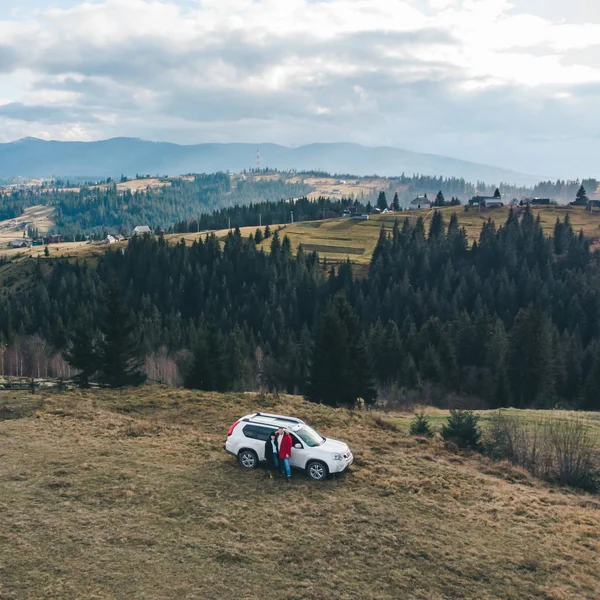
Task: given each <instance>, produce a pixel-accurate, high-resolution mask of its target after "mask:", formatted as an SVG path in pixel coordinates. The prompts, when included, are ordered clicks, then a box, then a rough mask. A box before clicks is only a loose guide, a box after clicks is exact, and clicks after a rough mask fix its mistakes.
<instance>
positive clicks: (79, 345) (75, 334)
mask: <svg viewBox="0 0 600 600" xmlns="http://www.w3.org/2000/svg"><path fill="white" fill-rule="evenodd" d="M63 358H64V359H65V360H66V361H67V363H69V365H70V366H71V367H73V368H74V369H77V371H79V373H78V374H77V375H76V376H75V377H74V379H75V381H77V383H78V385H79V387H80V388H89V387H90V379H91V378H92V377H93V376H94V375H95V373H96V372H97V371H98V366H99V357H98V349H97V347H96V340H95V339H94V332H93V329H92V326H91V321H90V320H83V318H80V320H79V321H78V322H77V323H76V325H75V326H74V328H73V331H72V335H71V337H70V339H69V342H68V346H67V349H66V350H65V351H64V352H63Z"/></svg>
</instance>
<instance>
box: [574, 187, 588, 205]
mask: <svg viewBox="0 0 600 600" xmlns="http://www.w3.org/2000/svg"><path fill="white" fill-rule="evenodd" d="M587 202H588V197H587V192H586V191H585V188H584V187H583V185H582V186H581V187H580V188H579V189H578V190H577V194H576V195H575V203H576V204H587Z"/></svg>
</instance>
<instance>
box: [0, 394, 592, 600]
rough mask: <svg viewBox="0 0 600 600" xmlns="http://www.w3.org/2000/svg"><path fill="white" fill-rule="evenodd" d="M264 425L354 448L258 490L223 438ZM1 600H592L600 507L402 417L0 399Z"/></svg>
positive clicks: (258, 401) (288, 400)
mask: <svg viewBox="0 0 600 600" xmlns="http://www.w3.org/2000/svg"><path fill="white" fill-rule="evenodd" d="M256 410H262V411H265V412H276V413H283V414H292V415H295V416H299V417H301V418H303V419H305V420H306V421H308V422H309V423H310V424H311V425H313V426H314V427H316V428H317V429H318V430H320V431H321V432H322V433H323V434H324V435H326V436H332V437H337V438H340V439H342V440H344V441H347V442H348V443H349V445H350V447H351V448H352V450H353V452H354V454H355V456H356V463H355V465H353V467H352V469H351V471H350V472H348V473H347V474H345V475H343V476H340V477H336V478H334V479H331V480H328V481H326V482H325V483H321V484H317V483H312V482H309V481H308V480H307V479H306V478H305V477H304V476H303V475H302V474H295V475H294V478H293V482H292V484H291V485H286V484H284V483H283V482H282V481H281V480H273V481H270V480H268V479H267V478H266V474H265V472H264V471H263V470H262V469H258V470H256V471H251V472H246V471H242V470H241V468H240V467H238V466H237V464H236V461H235V459H234V458H232V457H230V456H228V455H227V454H226V453H225V452H224V449H223V444H224V440H225V437H226V432H227V429H228V427H229V425H230V424H231V423H232V422H233V421H234V420H236V419H237V418H238V417H239V416H241V415H243V414H246V413H249V412H252V411H256ZM0 415H1V416H2V418H3V419H4V420H0V454H1V456H0V481H1V482H2V490H3V493H2V495H1V497H0V512H1V514H2V518H1V519H0V598H2V599H3V600H9V599H10V600H13V599H14V600H16V599H21V598H56V599H64V598H86V599H88V598H95V599H104V598H144V599H157V600H158V599H162V598H198V599H202V600H204V599H222V598H233V597H235V598H244V599H254V598H264V597H265V596H270V595H274V596H276V597H278V598H285V599H300V598H315V599H332V598H336V599H337V598H339V599H354V598H360V599H383V598H419V599H427V600H438V599H439V600H441V599H447V598H477V599H478V600H485V599H490V600H491V599H498V598H505V599H509V598H510V599H519V600H522V599H527V598H540V599H541V598H544V599H553V600H561V599H567V598H577V599H586V598H587V599H590V600H591V599H594V598H597V597H598V590H599V589H600V571H599V569H598V551H599V550H600V501H599V499H598V498H597V497H593V496H590V495H586V494H582V493H577V492H575V491H573V490H569V489H566V488H558V487H550V486H548V485H546V484H543V483H541V482H539V481H537V480H535V479H534V478H532V477H530V476H529V475H528V474H527V473H525V472H523V471H521V470H519V469H516V468H513V467H511V466H508V465H506V464H502V463H491V462H489V461H488V460H487V459H485V458H482V457H481V456H479V455H471V454H462V455H456V454H452V453H450V452H449V451H447V450H446V449H445V448H444V446H443V444H442V443H441V442H440V441H436V440H430V441H427V440H417V439H414V438H411V437H409V436H408V435H407V434H406V432H405V431H404V428H403V426H399V425H398V424H396V423H394V419H402V418H404V417H401V416H399V415H395V416H394V415H391V416H386V415H384V414H378V413H364V412H350V411H347V410H342V409H331V408H327V407H324V406H320V405H314V404H309V403H307V402H305V401H304V400H302V399H301V398H299V397H292V396H282V397H281V398H279V399H276V398H273V397H270V396H264V395H256V394H227V395H219V394H213V393H204V392H190V391H182V390H177V389H167V388H160V387H145V388H140V389H136V390H123V391H108V390H105V391H88V392H79V391H71V392H66V393H63V394H58V393H50V392H43V393H40V394H36V395H35V396H31V395H29V394H26V393H24V392H23V393H20V392H16V393H10V392H3V395H2V396H1V397H0Z"/></svg>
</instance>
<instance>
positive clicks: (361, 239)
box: [261, 206, 600, 272]
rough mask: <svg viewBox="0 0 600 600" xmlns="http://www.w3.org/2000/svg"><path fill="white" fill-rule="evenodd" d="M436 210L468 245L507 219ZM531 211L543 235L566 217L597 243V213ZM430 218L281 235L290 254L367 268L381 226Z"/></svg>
mask: <svg viewBox="0 0 600 600" xmlns="http://www.w3.org/2000/svg"><path fill="white" fill-rule="evenodd" d="M438 210H440V212H441V213H442V215H443V217H444V219H445V222H446V224H448V222H449V220H450V218H451V216H452V214H453V213H456V214H457V216H458V222H459V224H460V226H461V227H464V228H465V229H466V231H467V237H468V239H469V242H473V241H474V240H477V239H479V234H480V232H481V228H482V226H483V224H484V223H485V222H486V221H487V220H488V219H491V220H493V221H495V223H496V225H497V226H498V227H499V226H501V225H502V224H504V222H505V221H506V219H507V217H508V212H509V207H507V206H505V207H503V208H498V209H482V210H481V211H479V210H470V211H468V212H465V210H464V207H462V206H458V207H453V206H449V207H444V208H441V209H438ZM515 210H516V211H517V213H519V212H521V211H522V210H524V209H523V208H521V207H516V208H515ZM532 211H533V214H534V215H535V217H536V218H537V217H538V215H539V217H540V219H541V222H542V227H543V229H544V231H545V232H546V234H547V235H549V234H551V233H552V231H553V229H554V224H555V223H556V219H557V217H560V219H561V220H562V219H564V217H565V215H567V214H568V215H569V218H570V219H571V223H572V225H573V228H574V230H575V231H577V232H578V231H580V230H582V231H583V232H584V234H585V235H586V237H588V238H589V239H590V240H592V243H593V244H594V245H595V246H597V245H598V243H599V242H600V214H591V213H589V212H588V211H585V210H584V209H583V208H581V207H572V206H551V207H544V208H535V207H534V208H533V209H532ZM432 215H433V211H426V210H413V211H402V212H399V213H389V214H382V215H370V217H369V219H368V220H366V221H361V220H356V219H352V218H340V219H327V220H325V221H304V222H299V223H295V224H293V225H289V224H288V225H285V229H284V230H283V231H282V232H281V235H282V236H283V235H287V236H288V237H289V238H290V242H291V244H292V248H293V249H294V251H296V250H297V249H298V247H299V246H300V245H302V247H303V248H304V250H306V251H308V252H313V251H315V252H317V253H318V254H319V257H320V258H321V259H323V258H327V260H328V261H329V262H340V261H345V260H347V259H349V260H350V261H351V262H352V263H355V264H356V265H358V266H367V265H368V264H369V263H370V262H371V257H372V256H373V251H374V250H375V246H376V245H377V240H378V239H379V233H380V231H381V228H382V227H384V228H385V229H386V230H388V231H389V232H391V230H392V228H393V227H394V223H395V222H396V221H397V220H398V221H399V222H400V224H402V221H403V220H404V219H405V218H408V219H409V220H411V221H413V222H414V221H416V219H418V218H419V217H423V219H424V220H425V227H426V228H427V227H428V226H429V225H428V223H429V219H430V218H431V216H432ZM270 243H271V242H270V240H268V239H267V240H264V241H263V242H262V243H261V247H262V248H263V249H264V250H265V251H266V252H268V251H269V247H270ZM360 272H362V271H360Z"/></svg>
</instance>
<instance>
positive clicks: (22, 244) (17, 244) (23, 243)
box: [9, 240, 29, 248]
mask: <svg viewBox="0 0 600 600" xmlns="http://www.w3.org/2000/svg"><path fill="white" fill-rule="evenodd" d="M9 246H10V247H11V248H29V243H28V242H27V240H13V241H12V242H10V244H9Z"/></svg>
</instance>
